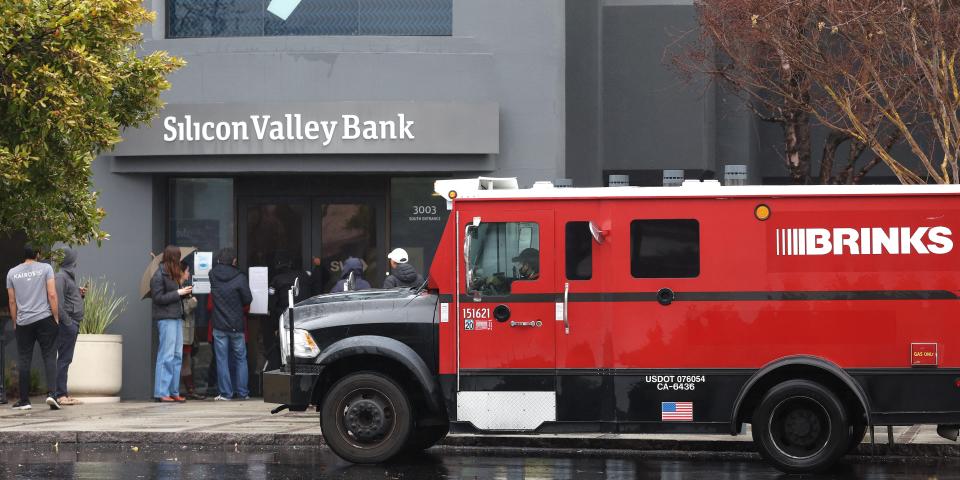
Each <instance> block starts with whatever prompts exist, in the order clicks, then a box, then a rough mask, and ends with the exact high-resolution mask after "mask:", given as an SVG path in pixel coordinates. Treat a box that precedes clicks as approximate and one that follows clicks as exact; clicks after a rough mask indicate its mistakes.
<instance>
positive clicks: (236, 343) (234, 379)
mask: <svg viewBox="0 0 960 480" xmlns="http://www.w3.org/2000/svg"><path fill="white" fill-rule="evenodd" d="M213 351H214V353H216V354H217V387H218V388H219V389H220V396H222V397H226V398H232V397H233V395H234V394H236V395H237V396H238V397H240V398H243V397H246V396H249V395H250V390H249V389H248V388H247V344H246V343H244V341H243V332H224V331H222V330H217V329H213ZM230 367H233V372H232V375H231V372H230ZM234 383H236V385H234ZM234 387H236V388H234Z"/></svg>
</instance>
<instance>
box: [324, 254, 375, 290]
mask: <svg viewBox="0 0 960 480" xmlns="http://www.w3.org/2000/svg"><path fill="white" fill-rule="evenodd" d="M368 288H370V282H368V281H366V280H364V279H363V262H361V261H360V259H359V258H357V257H349V258H347V259H346V260H344V261H343V274H341V275H340V280H339V281H337V284H336V285H334V286H333V289H331V290H330V293H335V292H350V291H353V290H367V289H368Z"/></svg>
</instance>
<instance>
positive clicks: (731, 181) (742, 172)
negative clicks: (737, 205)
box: [723, 165, 747, 186]
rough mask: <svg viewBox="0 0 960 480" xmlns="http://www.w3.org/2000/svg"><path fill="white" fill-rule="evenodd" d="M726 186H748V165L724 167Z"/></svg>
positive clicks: (724, 182)
mask: <svg viewBox="0 0 960 480" xmlns="http://www.w3.org/2000/svg"><path fill="white" fill-rule="evenodd" d="M723 184H724V185H728V186H730V185H746V184H747V166H746V165H727V166H725V167H723Z"/></svg>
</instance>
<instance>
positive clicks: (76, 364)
mask: <svg viewBox="0 0 960 480" xmlns="http://www.w3.org/2000/svg"><path fill="white" fill-rule="evenodd" d="M79 283H80V285H85V286H86V287H87V294H86V295H85V296H84V298H83V321H82V322H80V335H79V336H78V337H77V348H76V350H75V351H74V354H73V363H72V364H71V365H70V375H69V377H67V390H68V391H69V392H70V395H71V396H73V397H76V398H78V399H79V400H81V401H82V402H86V403H104V402H118V401H120V397H119V394H120V387H121V384H122V372H123V369H122V367H123V336H122V335H110V334H106V333H105V332H106V331H107V329H108V328H109V327H110V325H111V324H112V323H113V322H114V321H116V320H117V318H119V317H120V314H121V313H123V311H124V310H126V308H127V299H126V297H122V296H121V297H118V296H117V294H116V291H115V290H114V288H113V285H112V284H111V283H109V282H107V281H106V279H104V278H99V279H96V280H94V279H89V278H86V279H83V280H81V281H80V282H79Z"/></svg>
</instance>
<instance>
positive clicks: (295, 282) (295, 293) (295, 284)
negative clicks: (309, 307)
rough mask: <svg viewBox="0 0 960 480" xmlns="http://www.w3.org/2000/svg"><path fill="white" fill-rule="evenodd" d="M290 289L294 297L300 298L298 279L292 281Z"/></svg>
mask: <svg viewBox="0 0 960 480" xmlns="http://www.w3.org/2000/svg"><path fill="white" fill-rule="evenodd" d="M291 289H292V290H293V296H294V297H299V296H300V277H297V278H294V279H293V287H291Z"/></svg>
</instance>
